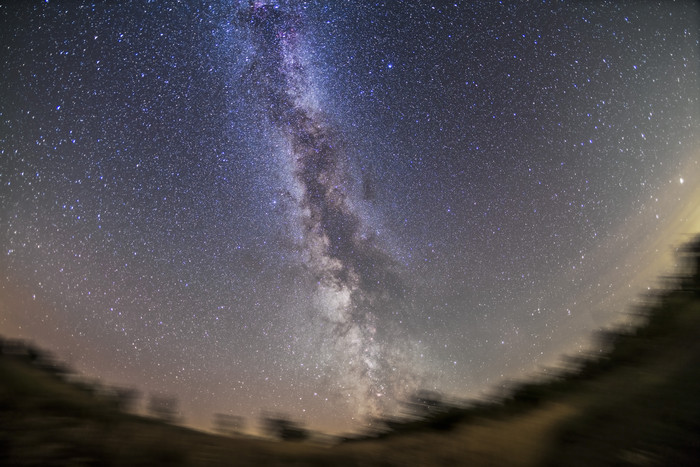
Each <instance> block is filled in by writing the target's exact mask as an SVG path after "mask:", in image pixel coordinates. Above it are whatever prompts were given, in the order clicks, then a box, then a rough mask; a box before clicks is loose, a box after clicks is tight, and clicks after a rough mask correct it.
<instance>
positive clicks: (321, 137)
mask: <svg viewBox="0 0 700 467" xmlns="http://www.w3.org/2000/svg"><path fill="white" fill-rule="evenodd" d="M241 16H242V19H241V20H242V22H245V23H248V25H249V26H250V28H251V29H252V37H253V40H252V42H253V44H254V50H255V55H254V58H253V59H252V65H250V67H248V68H246V69H245V70H244V71H243V73H244V74H245V75H246V79H247V80H248V83H249V85H251V86H252V87H253V88H254V89H255V94H254V95H255V97H257V98H259V99H260V104H259V106H260V108H261V110H262V111H263V113H264V114H265V115H266V116H267V119H268V120H269V121H270V122H271V123H272V124H273V125H274V126H275V127H276V128H277V129H278V130H279V131H280V132H281V133H282V135H283V136H284V138H285V141H286V143H287V145H286V146H285V147H284V148H283V151H284V153H285V154H284V156H283V157H286V158H289V161H290V163H289V164H288V167H290V168H291V172H292V175H293V177H292V178H291V179H292V180H293V181H294V182H295V184H294V186H290V187H287V189H288V192H289V193H294V195H290V196H292V198H293V200H294V208H295V210H296V211H297V214H296V216H295V217H296V218H297V221H298V222H299V223H300V227H301V231H302V239H301V245H300V246H301V248H302V255H303V261H304V264H305V265H306V266H307V267H308V268H309V270H310V272H311V274H312V275H313V277H314V279H315V280H316V286H315V287H316V291H315V299H316V302H315V304H314V307H313V308H314V310H313V313H314V314H315V315H316V316H311V317H310V322H309V323H308V324H307V325H309V327H310V328H312V329H318V330H320V334H319V336H318V337H319V339H320V344H321V349H322V353H323V355H324V367H325V368H324V371H326V372H333V373H334V378H333V379H335V380H336V381H337V382H338V385H337V390H338V391H340V392H341V393H342V394H343V395H344V396H346V398H347V399H349V402H350V404H351V405H352V407H354V410H355V411H356V412H357V414H358V416H359V417H360V419H361V420H364V421H367V420H368V417H379V416H382V415H384V414H385V413H389V410H391V409H392V408H393V409H395V408H396V407H395V406H396V403H397V402H398V401H400V400H402V399H401V398H404V399H405V398H406V397H407V396H408V391H407V389H408V388H410V389H411V390H415V388H416V387H418V386H416V383H417V376H415V375H414V373H415V372H416V371H417V368H415V367H413V366H409V365H407V357H406V356H403V357H402V358H399V352H398V350H399V349H400V348H401V347H400V345H401V344H400V342H401V338H400V337H399V336H398V335H397V334H396V333H394V332H392V331H393V329H391V320H390V319H389V318H394V317H395V315H396V314H397V312H396V307H397V304H398V302H400V298H401V296H400V292H401V289H400V282H399V279H398V277H397V275H396V274H395V273H394V272H393V271H392V268H393V267H394V265H393V264H392V261H391V259H390V257H389V256H388V255H387V254H386V253H384V252H383V251H382V249H381V248H380V247H379V246H378V245H376V244H375V242H374V240H373V237H372V236H371V235H368V234H365V233H363V232H364V231H366V229H365V228H363V226H362V219H361V216H360V215H359V214H358V212H357V211H356V210H355V209H353V202H352V200H351V195H350V193H349V190H348V189H347V185H348V179H349V178H351V177H350V174H349V171H348V169H347V164H348V160H347V157H345V155H344V154H343V151H342V149H341V148H342V144H341V140H340V135H338V134H337V132H335V131H334V130H333V129H332V128H331V127H329V125H328V123H327V122H326V121H325V119H324V117H323V111H322V109H319V108H316V107H315V106H314V105H313V104H310V103H309V102H311V101H312V100H311V99H310V98H309V94H310V87H311V86H313V84H312V83H311V82H310V79H309V76H308V74H307V72H306V69H307V68H308V65H307V64H306V63H304V59H303V53H300V52H301V51H300V49H301V48H302V47H304V38H303V29H304V25H303V23H302V20H301V15H300V14H299V13H295V12H294V11H293V10H292V11H285V10H284V8H280V7H279V6H278V5H266V4H262V5H252V6H250V9H249V10H248V11H246V12H245V13H243V14H241ZM248 16H249V17H248ZM382 314H384V315H388V316H384V317H382V316H381V315H382ZM319 320H320V321H321V322H322V325H321V326H319V325H318V324H317V323H316V322H317V321H319ZM301 332H306V333H309V332H313V331H311V329H307V330H306V331H304V330H301ZM324 332H325V333H326V335H324ZM407 383H411V384H410V385H409V384H407ZM392 406H393V407H392Z"/></svg>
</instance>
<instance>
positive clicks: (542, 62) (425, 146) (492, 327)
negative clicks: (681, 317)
mask: <svg viewBox="0 0 700 467" xmlns="http://www.w3.org/2000/svg"><path fill="white" fill-rule="evenodd" d="M699 24H700V10H699V6H698V5H697V4H696V3H695V2H693V1H676V2H670V1H658V2H646V1H642V2H640V1H630V2H625V1H615V2H601V1H586V2H550V1H541V2H527V3H525V2H506V1H503V2H496V1H488V2H487V1H483V2H479V1H477V2H424V1H421V2H418V1H386V2H364V1H363V2H341V1H320V0H319V1H306V2H304V1H291V0H290V1H279V2H273V1H252V2H249V1H230V0H220V1H204V0H202V1H184V0H183V1H169V0H163V1H145V0H144V1H125V2H118V3H117V2H90V1H85V0H72V1H68V0H65V1H61V0H48V1H31V2H29V1H27V2H15V1H0V46H1V49H0V61H1V64H2V65H1V66H0V75H1V76H2V83H3V92H2V95H1V96H0V227H1V228H0V247H1V248H0V334H2V335H5V336H8V337H18V338H25V339H31V340H33V341H35V342H37V343H38V344H40V345H42V346H44V347H46V348H48V349H51V350H53V351H54V352H55V353H56V354H57V356H58V357H59V358H61V359H63V360H65V361H67V362H69V363H70V364H71V365H72V366H73V367H75V368H76V369H78V370H79V371H81V372H83V373H84V374H85V375H87V376H89V377H93V378H99V380H100V381H102V382H104V383H110V384H119V385H127V386H133V387H137V388H139V389H140V390H141V391H142V393H143V394H144V395H148V394H170V395H174V396H176V397H177V398H178V400H179V403H180V404H179V408H180V410H181V412H182V415H183V417H184V418H185V420H186V422H187V423H189V424H190V425H192V426H196V427H202V428H207V427H211V421H212V416H213V414H214V413H229V414H234V415H241V416H244V417H247V418H248V419H249V420H250V422H249V423H254V422H253V420H254V419H256V418H257V417H259V415H260V414H261V413H262V411H276V412H283V413H286V414H288V415H289V416H290V417H292V418H294V419H296V420H301V421H303V422H305V423H307V424H308V425H309V426H310V427H312V428H318V429H322V430H327V431H331V432H333V431H335V432H339V431H347V430H353V429H358V428H360V427H361V426H363V424H364V423H366V422H367V421H368V420H371V419H372V417H376V416H381V415H384V414H391V413H395V412H396V411H397V410H399V409H400V402H401V401H402V400H405V399H406V398H407V397H409V396H410V395H411V394H412V393H414V392H415V391H416V390H418V389H429V390H437V391H440V392H441V393H443V394H445V395H448V396H453V397H459V398H466V397H472V396H476V395H478V394H480V393H482V392H483V391H485V390H488V388H490V387H492V386H493V385H495V384H498V383H499V382H501V381H503V380H504V379H511V378H518V377H522V376H523V375H526V374H529V373H531V372H536V371H538V370H539V369H541V368H542V367H543V366H545V365H551V364H553V363H555V362H556V361H557V359H558V358H559V357H560V356H561V355H562V354H563V353H569V354H571V353H575V352H578V351H580V350H581V349H583V348H585V346H586V345H587V343H588V342H589V338H590V335H591V332H592V331H594V330H596V329H599V328H600V327H601V326H605V325H608V324H610V323H611V322H614V321H616V320H619V319H621V317H623V316H624V312H625V311H628V310H629V307H630V306H631V304H632V303H633V301H634V300H635V299H636V298H637V297H639V293H640V291H643V290H645V289H646V288H647V287H648V286H650V285H653V281H654V278H655V277H657V276H658V275H659V274H661V273H662V272H664V271H666V270H667V268H669V267H672V266H673V256H672V250H673V247H674V246H675V245H677V244H678V243H679V242H682V241H683V240H684V239H686V238H687V236H688V235H689V234H692V233H696V232H698V231H700V210H699V208H698V206H699V205H700V184H699V183H698V179H699V178H700V166H699V162H698V161H699V160H700V144H699V143H700V128H699V123H700V105H699V103H698V96H700V92H699V90H700V81H699V77H698V72H699V71H700V53H699V46H698V40H699V35H698V33H699V30H698V25H699Z"/></svg>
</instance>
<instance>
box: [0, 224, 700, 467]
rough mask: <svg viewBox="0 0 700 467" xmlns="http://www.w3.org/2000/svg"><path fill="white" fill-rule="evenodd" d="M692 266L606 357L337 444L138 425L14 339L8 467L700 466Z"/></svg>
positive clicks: (698, 251) (111, 401) (606, 341)
mask: <svg viewBox="0 0 700 467" xmlns="http://www.w3.org/2000/svg"><path fill="white" fill-rule="evenodd" d="M680 254H681V256H682V260H683V261H684V265H685V268H684V270H683V271H682V272H681V273H680V274H679V276H678V277H676V278H669V279H668V286H667V288H666V290H664V291H660V292H657V293H656V294H654V295H650V296H649V297H647V298H646V301H645V302H644V305H642V306H640V307H637V309H635V310H634V311H633V317H634V320H635V321H636V324H634V325H626V326H621V327H619V328H617V329H615V330H608V331H605V332H601V333H599V334H598V336H597V341H596V342H597V346H596V348H597V349H602V350H600V351H597V352H595V353H591V354H587V355H583V356H577V357H570V358H568V359H567V360H566V361H565V363H564V364H563V366H562V368H560V369H557V370H556V371H553V372H550V373H554V374H550V375H547V376H545V375H542V376H541V377H539V379H537V380H533V381H530V382H526V383H519V384H514V385H513V386H512V387H510V388H508V390H507V391H506V390H504V391H503V394H502V395H500V396H498V397H497V398H493V399H492V400H488V401H478V402H474V403H471V404H460V405H457V404H453V403H445V402H441V401H440V400H439V398H431V397H425V396H424V397H417V398H416V399H415V400H414V401H413V402H411V403H410V404H407V407H409V408H410V410H407V415H406V416H405V417H404V418H401V419H392V420H384V421H379V422H378V423H377V424H376V426H379V427H381V428H377V429H375V431H373V432H372V433H371V434H367V435H365V436H358V437H355V438H353V439H342V440H340V439H338V440H334V441H333V442H328V439H329V438H328V437H326V438H322V437H320V436H307V434H305V433H302V431H300V430H297V429H295V430H291V429H289V426H292V427H293V425H289V426H288V427H287V428H285V427H284V426H282V428H281V429H282V431H280V433H282V434H283V433H284V429H287V432H288V433H291V434H294V435H295V436H284V435H281V436H278V437H279V438H283V439H286V440H285V441H273V440H267V439H261V438H252V437H244V436H241V435H238V436H236V435H233V434H232V435H230V436H223V435H214V434H208V433H203V432H199V431H195V430H192V429H189V428H184V427H181V426H177V425H174V424H171V423H168V422H175V421H176V419H173V418H171V419H168V417H167V415H168V414H167V410H166V409H167V407H165V406H164V407H165V408H163V407H161V409H162V410H165V412H166V413H165V414H164V416H161V417H158V418H156V417H153V418H149V417H144V416H139V415H134V414H131V413H129V410H128V405H129V401H130V394H129V392H128V391H121V392H120V391H119V390H115V389H113V390H111V391H106V390H98V388H97V387H95V386H90V385H88V384H85V383H81V382H80V380H79V379H76V378H74V377H71V373H70V372H69V371H68V370H67V369H65V368H64V367H62V366H61V365H60V364H59V363H57V362H55V361H51V359H50V358H48V357H47V356H46V354H44V353H43V352H41V351H39V350H37V349H35V348H33V347H31V346H29V345H26V344H23V343H18V342H15V341H8V340H2V341H1V343H2V347H1V348H0V350H1V353H0V465H8V466H14V465H75V466H80V465H194V466H196V465H272V466H274V465H334V466H335V465H338V466H346V465H347V466H360V465H362V466H366V465H370V466H371V465H477V466H478V465H552V466H554V465H565V466H569V465H571V466H578V465H581V466H589V465H640V466H654V465H699V464H700V237H698V238H696V239H695V240H694V241H693V242H691V243H689V244H688V245H686V246H685V247H683V248H682V249H681V252H680ZM156 408H157V407H156ZM279 427H280V425H279V424H278V428H279ZM300 434H303V436H301V435H300ZM320 439H325V440H326V442H325V443H321V442H320V441H319V440H320Z"/></svg>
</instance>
